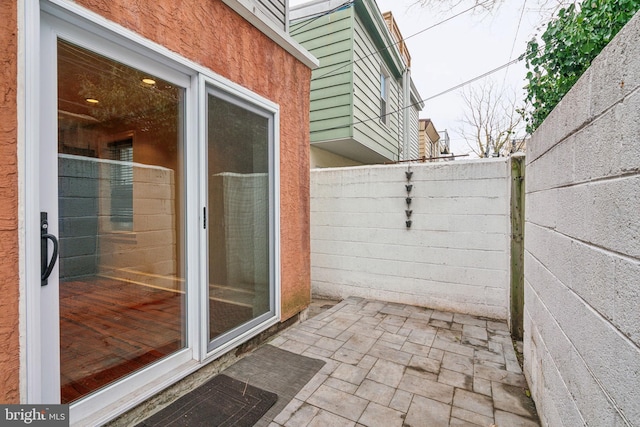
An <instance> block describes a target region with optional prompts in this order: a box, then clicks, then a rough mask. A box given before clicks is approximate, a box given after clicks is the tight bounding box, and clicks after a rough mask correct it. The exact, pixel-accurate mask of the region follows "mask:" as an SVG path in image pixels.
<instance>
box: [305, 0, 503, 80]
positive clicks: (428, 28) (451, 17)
mask: <svg viewBox="0 0 640 427" xmlns="http://www.w3.org/2000/svg"><path fill="white" fill-rule="evenodd" d="M491 1H493V0H484V1H483V2H480V3H477V4H476V5H474V6H471V7H470V8H468V9H465V10H463V11H462V12H459V13H456V14H455V15H452V16H450V17H448V18H446V19H443V20H442V21H439V22H436V23H435V24H433V25H430V26H428V27H426V28H423V29H422V30H420V31H418V32H417V33H413V34H411V35H409V36H407V37H405V38H403V39H402V40H400V41H397V42H395V43H392V44H390V45H387V46H384V47H383V48H381V49H378V50H376V51H375V52H371V53H369V54H368V55H365V56H363V57H361V58H358V59H354V60H353V61H351V62H349V63H347V64H344V65H341V66H340V67H338V68H336V69H334V70H331V71H327V72H326V73H324V74H321V75H319V76H317V77H314V78H316V79H319V78H322V77H326V76H328V75H330V74H333V73H335V72H337V71H340V70H342V69H343V68H346V67H348V66H349V65H353V64H355V63H356V62H359V61H363V60H364V59H366V58H369V57H370V56H373V55H375V54H377V53H381V52H383V51H385V50H387V49H389V48H391V47H393V46H397V45H399V44H400V43H402V42H404V41H406V40H409V39H410V38H411V37H415V36H417V35H419V34H422V33H424V32H425V31H428V30H431V29H433V28H435V27H437V26H439V25H442V24H444V23H445V22H448V21H451V20H452V19H454V18H457V17H458V16H460V15H464V14H465V13H467V12H470V11H472V10H473V9H475V8H476V7H479V6H482V5H484V4H485V3H489V2H491Z"/></svg>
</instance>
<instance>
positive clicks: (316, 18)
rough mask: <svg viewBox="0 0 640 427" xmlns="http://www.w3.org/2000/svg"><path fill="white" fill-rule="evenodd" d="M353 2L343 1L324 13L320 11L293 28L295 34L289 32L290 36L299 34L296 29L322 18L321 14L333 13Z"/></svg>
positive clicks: (352, 0)
mask: <svg viewBox="0 0 640 427" xmlns="http://www.w3.org/2000/svg"><path fill="white" fill-rule="evenodd" d="M354 2H355V0H348V1H346V2H344V3H342V4H341V5H340V6H336V7H334V8H333V9H331V10H328V11H326V12H324V13H321V14H320V15H318V16H315V17H314V18H313V19H310V20H309V21H307V22H305V23H304V24H303V25H300V26H299V27H296V28H294V31H296V33H295V34H294V33H292V32H290V33H289V35H290V36H295V35H296V34H300V33H299V32H298V31H299V30H300V29H301V28H304V27H306V26H307V25H309V24H312V23H314V22H315V21H317V20H318V19H320V18H322V17H323V16H327V15H329V14H331V13H333V12H337V11H338V10H340V9H342V8H346V7H347V6H351V5H352V4H353V3H354Z"/></svg>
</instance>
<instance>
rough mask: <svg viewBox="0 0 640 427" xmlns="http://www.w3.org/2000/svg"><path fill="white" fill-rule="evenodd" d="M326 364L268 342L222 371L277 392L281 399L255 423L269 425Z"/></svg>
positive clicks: (261, 425) (259, 426)
mask: <svg viewBox="0 0 640 427" xmlns="http://www.w3.org/2000/svg"><path fill="white" fill-rule="evenodd" d="M324 364H325V362H324V361H323V360H319V359H313V358H311V357H307V356H302V355H300V354H295V353H292V352H290V351H286V350H283V349H281V348H278V347H274V346H272V345H265V346H262V347H260V348H259V349H258V350H256V351H255V352H253V353H251V354H250V355H248V356H247V357H245V358H244V359H241V360H239V361H238V362H236V363H235V364H233V365H231V366H229V367H228V368H227V369H225V370H224V371H223V372H224V373H225V374H226V375H229V376H230V377H233V378H235V379H237V380H239V381H242V382H243V381H247V380H248V381H249V384H252V385H254V386H256V387H260V388H261V389H264V390H268V391H271V392H273V393H276V394H277V395H278V402H276V404H275V405H273V407H272V408H271V409H269V411H267V413H266V414H264V416H263V417H262V418H261V419H260V420H259V421H258V422H257V423H256V427H267V426H268V425H269V424H270V423H271V421H272V420H273V419H274V418H275V417H276V416H277V415H278V414H279V413H280V412H282V410H283V409H284V408H285V406H287V404H288V403H289V402H290V401H291V400H292V399H293V398H294V396H295V395H296V394H298V392H299V391H300V390H301V389H302V388H303V387H304V386H305V385H306V384H307V383H308V382H309V381H310V380H311V378H313V377H314V375H316V373H318V371H319V370H320V369H321V368H322V367H323V366H324Z"/></svg>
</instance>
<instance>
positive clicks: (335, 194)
mask: <svg viewBox="0 0 640 427" xmlns="http://www.w3.org/2000/svg"><path fill="white" fill-rule="evenodd" d="M408 168H410V169H411V171H412V172H413V174H412V176H411V180H410V181H408V180H407V178H406V174H405V172H406V171H407V170H408ZM509 177H510V165H509V161H508V159H494V160H478V161H455V162H443V163H426V164H424V163H417V164H412V165H411V166H408V165H407V164H400V165H386V166H385V165H381V166H366V167H365V166H363V167H351V168H333V169H314V170H312V171H311V286H312V292H313V294H314V296H325V297H333V298H346V297H348V296H359V297H365V298H372V299H380V300H384V301H391V302H399V303H405V304H412V305H417V306H426V307H432V308H436V309H441V310H449V311H456V312H460V313H468V314H474V315H481V316H487V317H492V318H499V319H507V316H508V307H509V300H508V298H509V283H510V275H509V258H510V232H511V229H510V226H511V224H510V217H509V202H510V180H509ZM408 184H410V185H412V186H413V187H412V189H411V191H410V192H409V193H408V192H407V189H406V187H405V185H408ZM407 196H410V197H411V204H410V205H409V207H407V204H406V198H407ZM405 210H411V211H413V212H412V215H411V218H410V220H411V221H412V224H411V228H407V227H406V223H405V221H406V220H407V217H406V213H405Z"/></svg>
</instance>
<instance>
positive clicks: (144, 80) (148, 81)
mask: <svg viewBox="0 0 640 427" xmlns="http://www.w3.org/2000/svg"><path fill="white" fill-rule="evenodd" d="M142 83H144V84H146V85H154V84H156V81H155V80H153V79H150V78H148V77H145V78H144V79H142Z"/></svg>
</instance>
